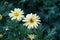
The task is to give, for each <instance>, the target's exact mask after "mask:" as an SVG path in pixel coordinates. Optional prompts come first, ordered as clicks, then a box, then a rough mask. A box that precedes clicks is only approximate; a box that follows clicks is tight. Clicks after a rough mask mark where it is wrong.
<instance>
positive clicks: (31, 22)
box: [23, 13, 41, 29]
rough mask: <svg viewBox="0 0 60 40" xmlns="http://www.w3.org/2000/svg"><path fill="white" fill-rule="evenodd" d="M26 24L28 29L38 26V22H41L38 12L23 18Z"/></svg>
mask: <svg viewBox="0 0 60 40" xmlns="http://www.w3.org/2000/svg"><path fill="white" fill-rule="evenodd" d="M23 22H25V23H24V25H25V26H27V28H28V29H31V28H36V29H37V27H38V24H40V22H41V20H40V17H39V16H37V15H36V14H32V13H31V14H27V16H26V17H25V18H24V20H23Z"/></svg>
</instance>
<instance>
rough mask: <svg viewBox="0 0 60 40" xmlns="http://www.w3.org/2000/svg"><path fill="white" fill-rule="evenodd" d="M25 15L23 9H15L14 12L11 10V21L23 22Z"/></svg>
mask: <svg viewBox="0 0 60 40" xmlns="http://www.w3.org/2000/svg"><path fill="white" fill-rule="evenodd" d="M23 14H24V12H23V11H22V10H21V9H19V8H15V9H14V11H13V10H11V13H9V16H10V17H11V20H14V19H17V20H18V21H21V20H22V18H23V17H24V16H23Z"/></svg>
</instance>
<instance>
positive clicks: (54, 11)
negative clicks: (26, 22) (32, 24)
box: [0, 0, 60, 40]
mask: <svg viewBox="0 0 60 40" xmlns="http://www.w3.org/2000/svg"><path fill="white" fill-rule="evenodd" d="M6 2H7V3H6ZM14 8H20V9H22V10H23V11H24V13H25V14H24V16H26V14H29V13H36V14H37V15H38V16H40V17H41V24H40V25H39V26H38V28H37V29H31V30H29V29H27V28H26V27H25V26H23V22H22V21H20V22H18V21H16V20H13V21H12V20H11V18H10V17H9V16H8V14H9V13H10V11H11V10H13V9H14ZM0 14H2V16H3V19H2V20H0V34H2V35H3V38H0V40H29V38H28V36H27V34H35V35H36V38H35V39H34V40H60V0H0Z"/></svg>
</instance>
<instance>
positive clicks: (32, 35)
mask: <svg viewBox="0 0 60 40" xmlns="http://www.w3.org/2000/svg"><path fill="white" fill-rule="evenodd" d="M35 37H36V35H34V34H28V38H30V40H33V39H35Z"/></svg>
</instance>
